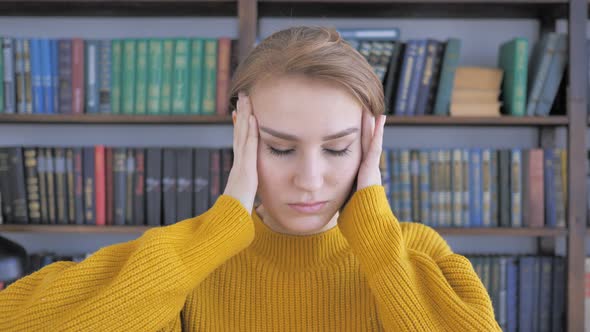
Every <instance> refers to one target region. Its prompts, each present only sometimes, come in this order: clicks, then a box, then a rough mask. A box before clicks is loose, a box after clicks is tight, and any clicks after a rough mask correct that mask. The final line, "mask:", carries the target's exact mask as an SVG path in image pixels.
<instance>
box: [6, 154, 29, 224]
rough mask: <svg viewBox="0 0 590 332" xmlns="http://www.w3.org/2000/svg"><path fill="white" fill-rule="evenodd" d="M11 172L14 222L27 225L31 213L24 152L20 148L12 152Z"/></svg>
mask: <svg viewBox="0 0 590 332" xmlns="http://www.w3.org/2000/svg"><path fill="white" fill-rule="evenodd" d="M10 172H11V177H12V190H13V193H12V212H13V215H12V221H13V222H14V223H16V224H27V223H28V220H29V211H28V207H27V188H26V185H25V169H24V156H23V150H22V148H20V147H15V148H12V150H11V165H10Z"/></svg>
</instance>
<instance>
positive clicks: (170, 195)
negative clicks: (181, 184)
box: [162, 148, 177, 225]
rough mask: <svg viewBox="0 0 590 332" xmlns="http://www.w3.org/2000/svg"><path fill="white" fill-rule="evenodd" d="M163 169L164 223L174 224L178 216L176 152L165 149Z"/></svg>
mask: <svg viewBox="0 0 590 332" xmlns="http://www.w3.org/2000/svg"><path fill="white" fill-rule="evenodd" d="M163 155H164V156H163V159H164V162H163V171H162V196H163V198H164V225H172V224H174V223H175V222H176V221H177V218H176V153H175V150H174V149H172V148H166V149H164V153H163Z"/></svg>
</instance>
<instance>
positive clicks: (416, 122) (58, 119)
mask: <svg viewBox="0 0 590 332" xmlns="http://www.w3.org/2000/svg"><path fill="white" fill-rule="evenodd" d="M4 123H29V124H30V123H34V124H67V123H76V124H183V125H187V124H231V123H232V121H231V117H230V116H224V115H111V114H97V115H91V114H81V115H68V114H51V115H50V114H0V124H4ZM386 124H387V125H388V126H404V125H411V126H525V127H537V126H567V124H568V118H567V117H566V116H549V117H513V116H500V117H452V116H393V115H388V117H387V122H386Z"/></svg>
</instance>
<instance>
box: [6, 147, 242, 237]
mask: <svg viewBox="0 0 590 332" xmlns="http://www.w3.org/2000/svg"><path fill="white" fill-rule="evenodd" d="M232 158H233V151H232V150H231V149H205V148H188V147H187V148H145V149H144V148H123V147H105V146H102V145H100V146H94V147H75V148H68V147H53V148H52V147H11V148H0V196H1V197H2V213H1V214H0V216H3V218H0V223H1V220H2V219H3V220H4V221H3V222H4V223H6V224H8V223H12V224H56V225H59V224H64V225H68V224H70V225H71V224H74V225H109V226H110V225H148V226H160V225H169V224H173V223H176V222H177V221H180V220H184V219H187V218H191V217H193V216H196V215H200V214H202V213H203V212H205V211H206V210H207V209H208V208H209V207H210V206H211V205H212V204H213V203H214V202H215V200H216V199H217V198H218V197H219V195H221V194H222V193H223V190H224V188H225V184H226V182H227V178H228V175H229V171H230V170H231V166H232V163H233V159H232Z"/></svg>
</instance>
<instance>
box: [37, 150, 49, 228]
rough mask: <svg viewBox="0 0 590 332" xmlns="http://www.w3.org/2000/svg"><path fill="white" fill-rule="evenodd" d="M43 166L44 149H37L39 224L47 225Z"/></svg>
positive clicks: (47, 212) (45, 169)
mask: <svg viewBox="0 0 590 332" xmlns="http://www.w3.org/2000/svg"><path fill="white" fill-rule="evenodd" d="M45 164H46V162H45V149H44V148H37V177H38V178H39V203H40V211H41V224H49V206H48V205H49V204H48V201H47V166H45Z"/></svg>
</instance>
